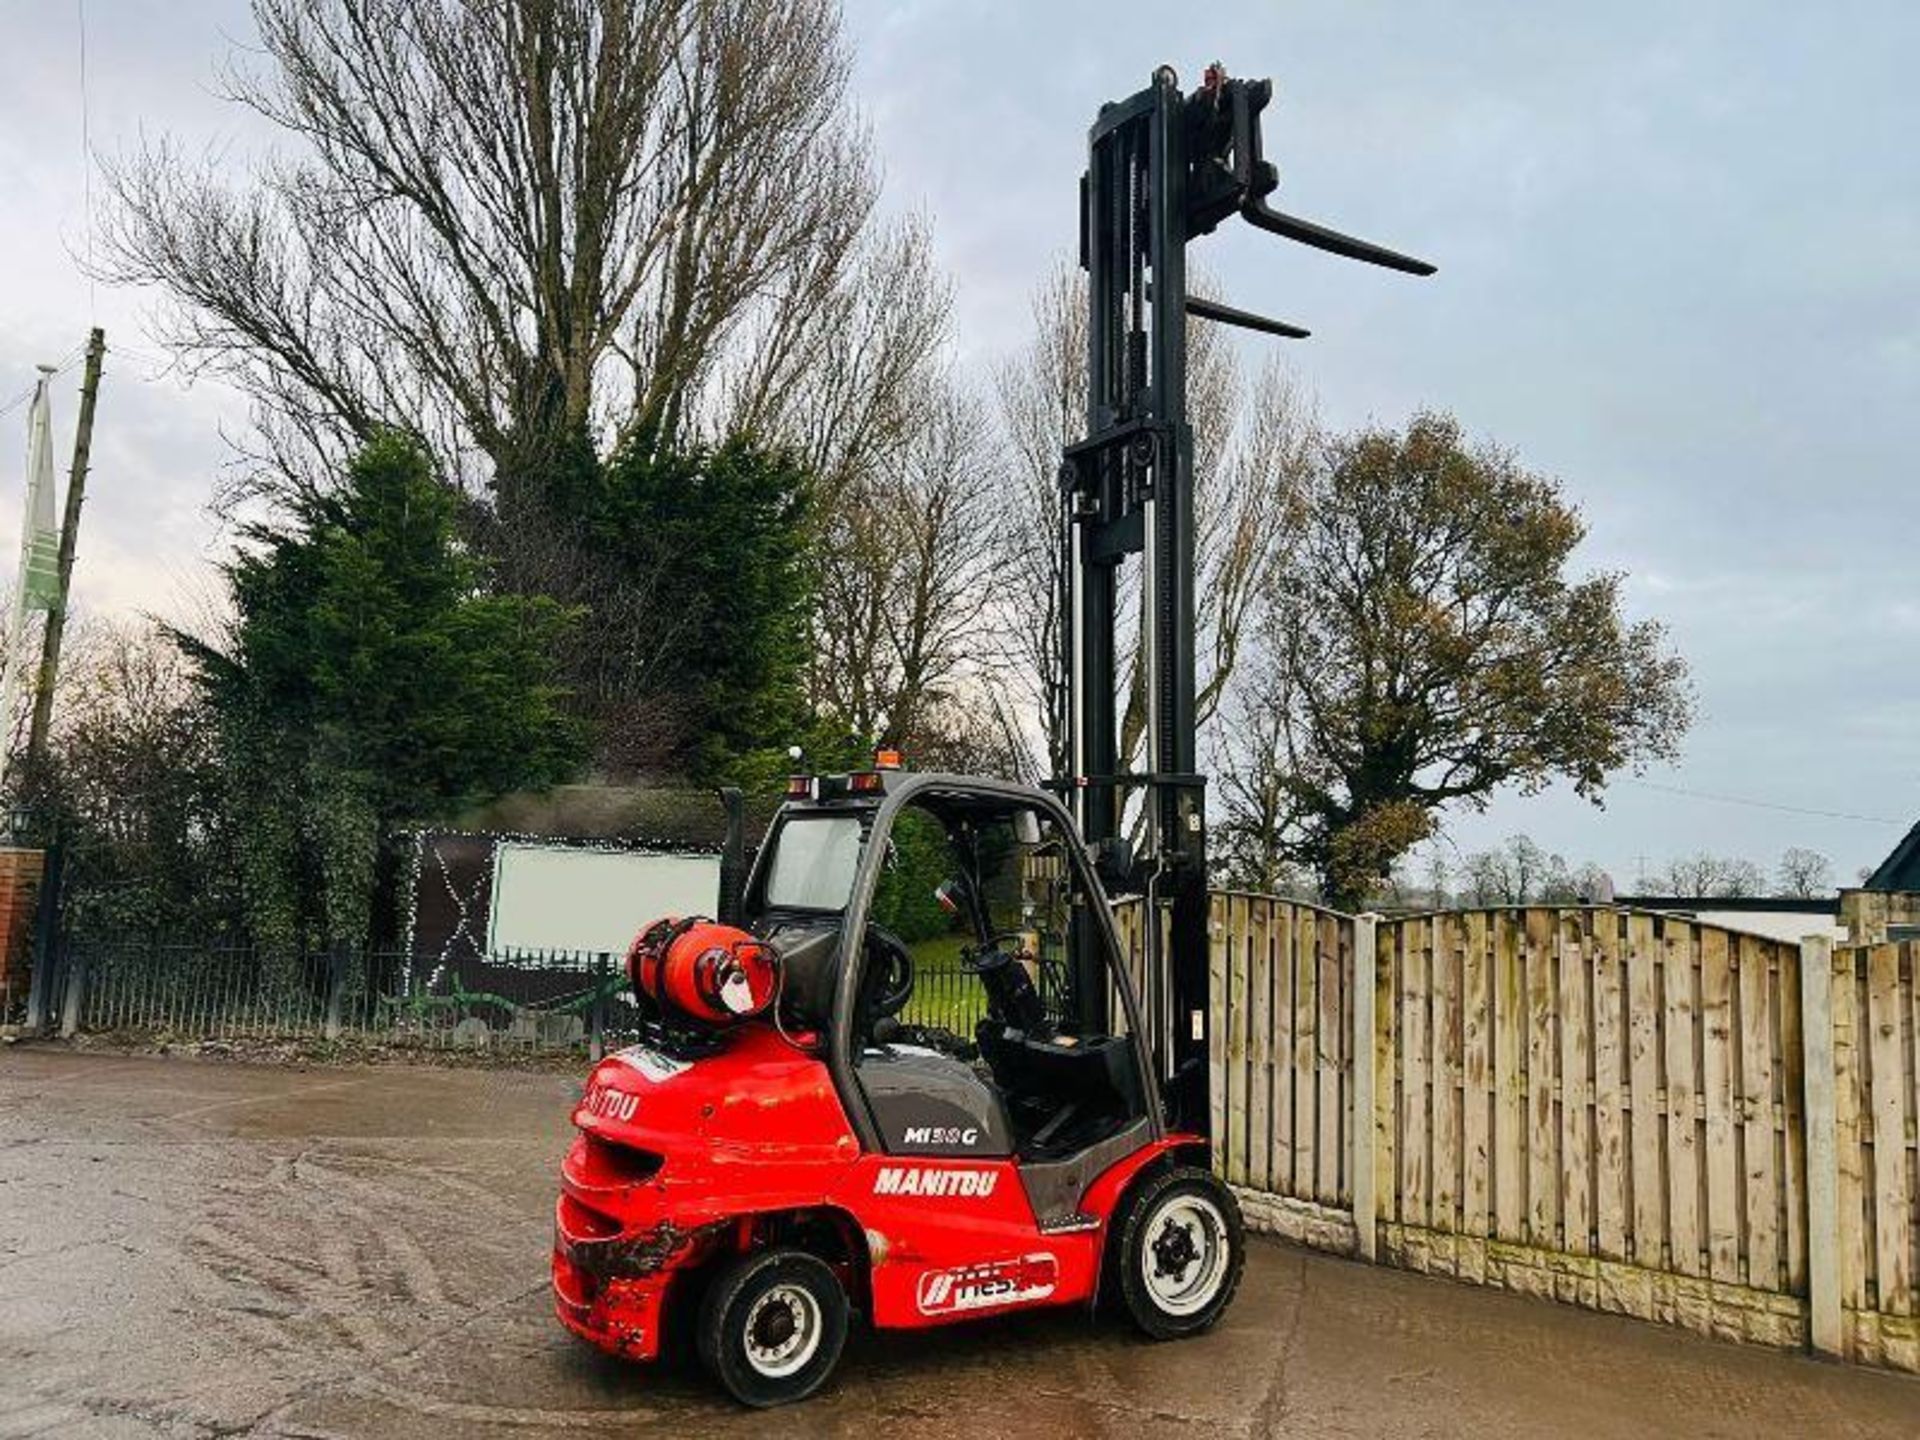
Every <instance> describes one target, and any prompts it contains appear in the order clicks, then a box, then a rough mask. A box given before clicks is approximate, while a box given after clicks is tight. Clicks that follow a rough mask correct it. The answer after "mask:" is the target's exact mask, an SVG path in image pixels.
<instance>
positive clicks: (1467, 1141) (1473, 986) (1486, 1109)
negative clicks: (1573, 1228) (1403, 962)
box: [1452, 910, 1493, 1237]
mask: <svg viewBox="0 0 1920 1440" xmlns="http://www.w3.org/2000/svg"><path fill="white" fill-rule="evenodd" d="M1452 919H1453V924H1454V925H1455V927H1456V928H1459V927H1460V923H1461V917H1459V916H1454V917H1452ZM1464 928H1465V931H1466V952H1465V958H1464V959H1463V960H1462V962H1461V966H1460V976H1461V983H1460V1032H1461V1038H1460V1056H1461V1059H1460V1072H1461V1087H1460V1134H1461V1144H1460V1163H1461V1167H1462V1172H1463V1173H1462V1174H1461V1177H1460V1230H1461V1233H1462V1234H1465V1235H1473V1236H1478V1237H1484V1236H1486V1235H1488V1234H1490V1233H1491V1216H1492V1208H1491V1205H1492V1193H1493V1192H1492V1189H1491V1179H1492V1175H1493V1085H1492V1080H1493V990H1492V985H1493V970H1492V966H1491V963H1490V959H1489V950H1488V930H1487V915H1486V912H1485V911H1483V910H1476V911H1474V912H1473V913H1472V914H1470V915H1468V916H1466V917H1465V926H1464Z"/></svg>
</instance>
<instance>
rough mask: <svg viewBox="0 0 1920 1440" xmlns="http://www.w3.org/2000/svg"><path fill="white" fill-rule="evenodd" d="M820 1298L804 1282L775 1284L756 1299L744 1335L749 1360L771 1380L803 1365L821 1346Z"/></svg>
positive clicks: (780, 1377) (742, 1337)
mask: <svg viewBox="0 0 1920 1440" xmlns="http://www.w3.org/2000/svg"><path fill="white" fill-rule="evenodd" d="M824 1329H825V1326H824V1325H823V1324H822V1322H821V1319H820V1302H819V1301H818V1300H816V1299H814V1298H813V1295H812V1293H811V1292H810V1291H808V1290H807V1289H806V1288H805V1287H804V1286H800V1285H785V1284H782V1285H775V1286H773V1287H772V1288H771V1289H770V1290H768V1291H767V1293H766V1294H764V1295H762V1296H761V1297H760V1298H759V1299H758V1300H756V1301H754V1302H753V1307H752V1308H751V1309H750V1310H748V1311H747V1322H746V1325H745V1327H744V1330H743V1332H742V1335H741V1339H742V1341H743V1343H744V1348H745V1350H746V1354H747V1363H748V1364H749V1365H751V1366H753V1368H754V1369H755V1370H756V1371H758V1372H759V1373H760V1374H762V1375H764V1376H766V1377H767V1378H768V1379H769V1380H779V1379H784V1378H785V1377H786V1376H788V1375H791V1374H793V1373H794V1372H795V1371H797V1370H800V1369H803V1368H804V1367H805V1366H806V1364H807V1362H808V1361H809V1360H811V1359H813V1357H814V1355H815V1354H816V1353H818V1351H819V1349H820V1336H821V1332H822V1331H823V1330H824Z"/></svg>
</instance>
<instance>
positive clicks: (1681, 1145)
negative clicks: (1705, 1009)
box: [1662, 921, 1705, 1275]
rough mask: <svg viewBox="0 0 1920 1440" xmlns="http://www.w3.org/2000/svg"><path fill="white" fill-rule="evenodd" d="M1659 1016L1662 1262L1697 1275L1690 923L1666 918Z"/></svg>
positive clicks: (1697, 1175) (1695, 979)
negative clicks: (1662, 1048) (1663, 1133)
mask: <svg viewBox="0 0 1920 1440" xmlns="http://www.w3.org/2000/svg"><path fill="white" fill-rule="evenodd" d="M1665 931H1666V933H1665V935H1664V936H1663V937H1662V938H1663V940H1664V941H1665V946H1664V956H1663V967H1664V969H1665V977H1664V979H1665V985H1664V988H1665V995H1664V997H1663V1000H1664V1004H1665V1010H1666V1014H1665V1018H1664V1025H1663V1028H1664V1030H1665V1032H1666V1042H1667V1054H1666V1061H1667V1107H1666V1108H1667V1234H1668V1237H1669V1247H1668V1248H1669V1254H1668V1263H1669V1264H1671V1265H1672V1266H1673V1268H1674V1269H1675V1270H1677V1271H1678V1272H1679V1273H1680V1274H1682V1275H1698V1274H1700V1273H1701V1266H1700V1250H1701V1246H1700V1220H1701V1216H1700V1195H1701V1192H1702V1190H1703V1189H1704V1188H1705V1187H1704V1186H1703V1185H1702V1183H1701V1174H1700V1153H1699V1146H1698V1145H1697V1144H1696V1140H1695V1127H1696V1124H1697V1121H1696V1120H1695V1117H1694V1105H1695V1096H1696V1095H1697V1094H1698V1092H1699V1089H1700V1081H1699V1078H1698V1075H1697V1072H1696V1070H1695V1065H1696V1061H1695V1051H1696V1048H1697V1044H1698V1038H1699V1037H1698V1036H1697V1034H1696V1033H1695V1024H1694V1020H1695V1015H1696V1006H1695V1002H1694V989H1695V987H1696V986H1697V985H1698V983H1699V981H1698V976H1697V973H1696V964H1695V958H1694V957H1695V932H1694V929H1693V927H1692V926H1691V925H1685V924H1677V923H1674V922H1672V921H1669V922H1668V923H1667V925H1666V927H1665Z"/></svg>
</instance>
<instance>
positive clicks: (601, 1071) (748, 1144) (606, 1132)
mask: <svg viewBox="0 0 1920 1440" xmlns="http://www.w3.org/2000/svg"><path fill="white" fill-rule="evenodd" d="M573 1122H574V1124H575V1126H577V1127H578V1129H579V1131H580V1133H579V1135H578V1136H577V1137H575V1139H574V1142H573V1145H572V1147H571V1148H570V1149H569V1150H568V1152H567V1156H566V1159H565V1161H564V1163H563V1164H562V1166H561V1172H560V1173H561V1194H560V1200H559V1204H558V1207H557V1211H556V1215H555V1237H554V1249H553V1290H554V1305H555V1309H556V1310H557V1312H558V1313H559V1316H560V1319H561V1320H562V1321H564V1322H565V1323H566V1325H567V1326H568V1328H570V1329H572V1330H573V1331H575V1332H576V1333H577V1334H579V1335H581V1336H583V1337H584V1338H586V1339H588V1340H590V1341H592V1342H593V1343H594V1344H595V1345H598V1346H600V1347H601V1348H602V1349H604V1350H607V1351H610V1352H612V1353H614V1354H617V1355H625V1356H629V1357H631V1358H634V1359H643V1360H644V1359H651V1358H653V1357H654V1356H656V1355H657V1354H659V1351H660V1340H661V1330H662V1317H663V1314H664V1311H665V1308H666V1305H667V1302H668V1298H669V1294H670V1292H671V1290H672V1288H673V1286H674V1283H675V1281H676V1279H677V1278H679V1277H681V1276H683V1275H685V1274H686V1273H687V1272H689V1271H690V1270H693V1269H695V1268H697V1267H699V1266H700V1265H702V1264H703V1263H704V1262H705V1261H708V1260H710V1259H713V1258H716V1257H718V1256H721V1255H724V1254H730V1253H734V1252H737V1251H742V1250H746V1249H748V1248H750V1247H752V1246H753V1245H755V1244H757V1243H762V1242H763V1241H764V1240H765V1239H766V1238H767V1237H768V1236H769V1235H777V1234H781V1233H786V1232H788V1231H791V1230H792V1229H794V1228H795V1227H804V1228H806V1229H807V1230H808V1232H809V1233H812V1234H815V1235H826V1236H829V1237H832V1238H834V1239H835V1240H837V1242H838V1244H837V1245H836V1247H835V1248H836V1249H838V1251H839V1253H840V1255H841V1257H842V1271H843V1273H842V1276H841V1279H842V1282H843V1283H844V1284H845V1285H846V1287H847V1291H848V1294H849V1295H850V1296H851V1297H852V1298H853V1300H854V1302H855V1304H856V1305H862V1306H864V1308H866V1309H867V1311H868V1313H869V1314H870V1316H871V1318H872V1321H873V1323H874V1324H875V1325H878V1326H887V1327H920V1326H927V1325H938V1324H941V1323H943V1322H946V1321H949V1320H958V1319H965V1318H969V1317H972V1316H977V1315H983V1314H992V1313H997V1312H1000V1311H1005V1310H1012V1309H1019V1308H1025V1307H1028V1306H1033V1305H1063V1304H1071V1303H1074V1302H1077V1301H1087V1300H1090V1299H1091V1298H1092V1296H1093V1293H1094V1288H1095V1286H1096V1285H1097V1283H1098V1281H1099V1274H1100V1261H1101V1256H1102V1253H1103V1250H1104V1247H1105V1242H1106V1234H1107V1224H1108V1221H1109V1220H1110V1219H1111V1217H1112V1215H1113V1212H1114V1208H1115V1206H1116V1205H1117V1204H1118V1203H1119V1200H1120V1197H1121V1195H1122V1194H1123V1193H1124V1191H1125V1190H1126V1188H1127V1184H1128V1182H1129V1181H1131V1180H1132V1179H1133V1178H1134V1176H1136V1175H1137V1174H1138V1173H1139V1172H1140V1171H1141V1169H1142V1168H1144V1167H1145V1166H1147V1165H1148V1164H1151V1163H1152V1162H1153V1161H1154V1160H1156V1159H1159V1158H1160V1157H1161V1156H1163V1155H1165V1154H1167V1153H1168V1152H1170V1151H1173V1150H1177V1149H1181V1148H1184V1147H1187V1146H1192V1145H1199V1144H1202V1143H1204V1142H1202V1141H1201V1140H1200V1138H1199V1137H1197V1136H1193V1135H1170V1136H1166V1137H1164V1138H1162V1139H1160V1140H1157V1141H1154V1142H1151V1143H1149V1144H1147V1145H1144V1146H1142V1147H1141V1148H1140V1149H1138V1150H1136V1151H1134V1152H1133V1153H1132V1154H1130V1155H1128V1156H1126V1157H1125V1158H1124V1159H1122V1160H1120V1161H1119V1162H1117V1163H1116V1164H1114V1165H1112V1166H1111V1167H1109V1168H1108V1169H1107V1170H1106V1171H1104V1172H1103V1173H1102V1174H1100V1175H1099V1176H1098V1177H1096V1178H1095V1179H1094V1181H1093V1182H1092V1184H1091V1185H1089V1186H1088V1188H1087V1192H1086V1194H1085V1195H1084V1196H1083V1197H1082V1199H1081V1203H1080V1206H1079V1210H1080V1212H1081V1214H1082V1215H1083V1216H1085V1217H1087V1218H1086V1220H1085V1222H1084V1223H1082V1224H1080V1225H1078V1226H1077V1227H1076V1228H1074V1229H1071V1230H1066V1231H1052V1232H1047V1233H1043V1232H1042V1231H1041V1229H1040V1227H1039V1224H1038V1222H1037V1221H1036V1220H1035V1218H1034V1212H1033V1208H1032V1206H1031V1205H1029V1203H1028V1200H1027V1194H1026V1190H1025V1188H1024V1187H1023V1186H1022V1184H1021V1180H1020V1172H1019V1167H1018V1165H1016V1164H1015V1163H1014V1162H1013V1161H1012V1160H972V1159H964V1160H963V1159H947V1158H922V1157H904V1156H890V1155H876V1154H871V1153H863V1152H862V1150H861V1148H860V1142H859V1141H858V1139H857V1138H856V1137H855V1135H854V1131H853V1127H852V1126H851V1125H850V1124H849V1123H848V1121H847V1116H846V1112H845V1110H844V1109H843V1108H842V1107H841V1104H840V1097H839V1096H838V1095H837V1094H836V1093H835V1091H834V1086H833V1080H832V1077H831V1075H830V1074H829V1072H828V1070H827V1066H826V1064H825V1063H824V1062H823V1061H822V1060H820V1059H819V1058H817V1057H816V1056H813V1055H810V1054H807V1053H805V1052H804V1051H802V1050H800V1049H798V1048H796V1047H795V1046H793V1045H791V1044H789V1043H788V1042H787V1041H786V1040H785V1039H783V1038H782V1037H781V1036H780V1035H779V1034H778V1033H777V1032H776V1031H775V1030H774V1029H773V1027H772V1026H770V1025H767V1024H763V1023H753V1024H748V1025H744V1026H742V1027H740V1028H739V1029H737V1030H734V1031H732V1032H731V1033H730V1034H728V1035H727V1037H726V1038H725V1040H724V1041H723V1042H722V1046H721V1048H720V1050H719V1051H718V1052H717V1053H715V1054H712V1055H708V1056H705V1057H703V1058H701V1059H699V1060H697V1061H685V1060H676V1059H670V1058H668V1057H667V1056H665V1055H662V1054H661V1053H660V1052H658V1051H655V1050H650V1049H648V1048H647V1047H644V1046H635V1047H633V1048H632V1049H629V1050H625V1051H622V1052H621V1053H619V1054H617V1055H613V1056H610V1057H608V1058H607V1059H606V1060H604V1061H602V1062H601V1063H600V1064H599V1065H597V1066H596V1067H595V1068H594V1071H593V1074H592V1077H591V1079H590V1081H589V1083H588V1086H587V1090H586V1094H585V1096H584V1097H583V1098H582V1099H581V1102H580V1104H579V1106H578V1107H577V1108H576V1109H575V1110H574V1114H573Z"/></svg>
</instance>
